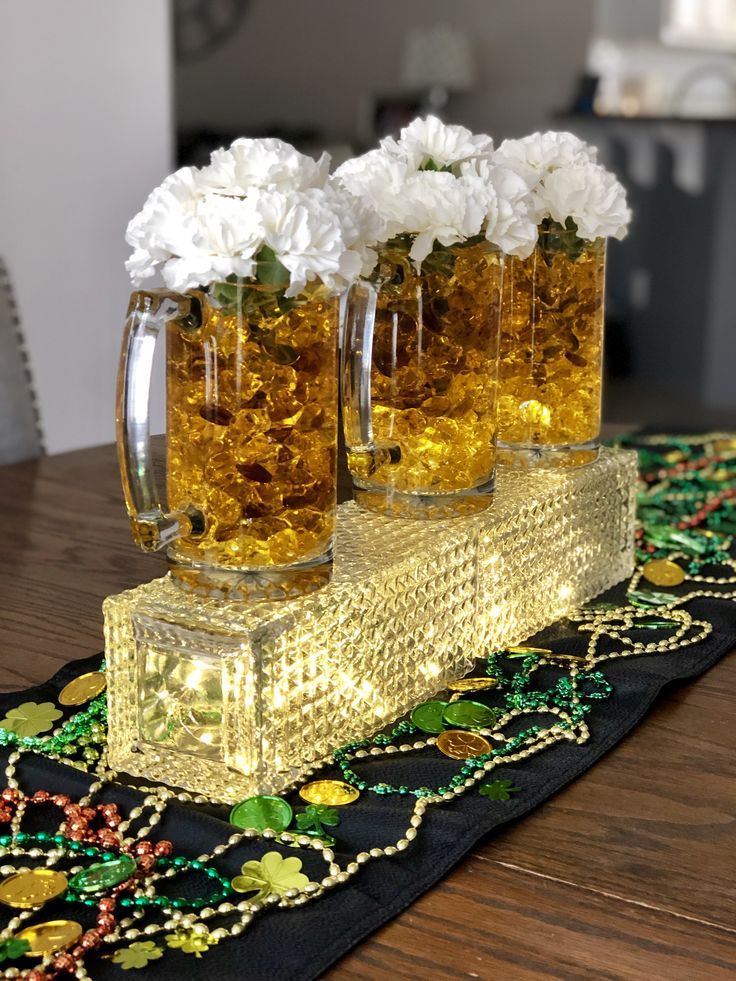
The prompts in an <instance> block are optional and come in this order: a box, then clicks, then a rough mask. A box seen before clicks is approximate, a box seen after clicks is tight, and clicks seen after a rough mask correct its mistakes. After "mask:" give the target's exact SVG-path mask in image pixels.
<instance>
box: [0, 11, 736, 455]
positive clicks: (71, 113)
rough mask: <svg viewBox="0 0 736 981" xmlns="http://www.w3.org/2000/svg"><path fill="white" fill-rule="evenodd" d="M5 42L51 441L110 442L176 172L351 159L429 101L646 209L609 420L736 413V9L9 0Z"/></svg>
mask: <svg viewBox="0 0 736 981" xmlns="http://www.w3.org/2000/svg"><path fill="white" fill-rule="evenodd" d="M0 31H2V37H3V39H4V41H5V44H4V52H3V57H2V59H0V118H1V119H2V121H3V130H2V137H0V139H1V140H2V143H1V147H0V148H1V151H2V152H0V255H2V256H4V258H5V260H6V262H7V264H8V266H9V270H10V274H11V278H12V281H13V284H14V287H15V290H16V293H17V301H18V307H19V311H20V317H21V322H22V327H23V330H24V332H25V335H26V339H27V346H28V348H29V354H30V362H31V367H32V370H33V374H34V377H35V382H36V387H37V390H38V394H39V399H40V408H41V417H42V425H43V428H44V430H45V434H46V443H47V447H48V449H49V450H50V451H51V452H57V451H61V450H64V449H68V448H73V447H79V446H85V445H91V444H94V443H100V442H106V441H110V440H112V439H113V435H114V422H113V418H114V411H113V401H114V379H115V373H116V367H117V359H118V352H119V344H120V333H121V324H122V320H123V315H124V311H125V307H126V304H127V296H128V293H129V291H130V285H129V282H128V279H127V275H126V273H125V271H124V268H123V263H124V260H125V258H126V255H127V253H128V248H127V246H126V245H125V243H124V231H125V226H126V224H127V222H128V220H129V219H130V218H131V217H132V215H133V214H135V212H136V211H137V210H138V209H139V208H140V206H141V204H142V202H143V200H144V199H145V197H146V195H147V193H148V191H149V190H150V189H151V188H152V187H153V186H154V185H156V184H157V183H158V182H159V181H160V180H161V178H162V177H163V176H164V175H165V174H166V173H167V172H168V171H169V170H171V169H172V168H173V167H174V166H175V165H182V164H185V163H200V164H201V163H204V162H206V160H207V159H208V156H209V152H210V150H211V149H212V148H214V147H216V146H220V145H223V144H225V143H227V142H229V141H230V140H232V139H233V138H235V137H236V136H241V135H246V136H261V135H275V136H281V137H282V138H284V139H287V140H290V141H292V142H294V143H295V145H297V146H298V147H299V149H302V150H304V151H306V152H319V151H320V150H321V149H323V148H327V149H328V150H330V151H331V152H332V154H333V157H334V159H335V161H336V162H340V161H341V160H342V159H344V158H345V157H347V156H349V155H350V154H352V153H357V152H362V151H363V150H365V149H366V148H367V147H369V146H370V145H372V144H374V143H375V141H376V140H377V139H378V138H379V137H380V136H382V135H384V134H385V133H386V132H390V131H396V130H397V129H398V128H399V127H400V125H401V124H402V123H403V122H406V121H408V119H410V118H411V117H412V116H413V115H415V114H416V113H418V112H424V111H426V110H427V109H429V108H434V110H435V111H437V112H438V113H439V114H440V115H442V116H443V118H445V119H446V121H448V122H459V123H464V124H465V125H467V126H470V127H471V128H473V129H475V130H477V131H485V132H490V133H491V134H492V135H493V136H494V137H495V138H496V140H497V141H500V140H501V139H503V138H504V137H506V136H515V135H521V134H524V133H528V132H530V131H532V130H534V129H539V128H556V129H571V130H573V131H574V132H576V133H578V134H579V135H581V136H582V137H583V138H586V139H588V140H590V141H591V142H593V143H595V144H596V145H598V146H599V147H600V149H601V155H602V158H603V159H604V161H605V162H606V163H608V164H609V165H610V166H612V167H613V168H614V169H615V170H616V172H617V174H618V175H619V176H620V177H621V179H622V180H623V181H624V183H625V184H626V185H627V188H628V191H629V194H630V197H631V201H632V204H633V206H634V209H635V215H636V218H635V222H634V224H633V225H632V230H631V234H630V236H629V237H628V239H627V240H626V241H625V242H624V243H612V244H611V248H610V253H609V255H610V263H609V279H608V317H607V343H608V349H609V351H608V367H609V375H610V377H609V384H608V385H607V403H606V416H607V418H608V419H609V420H615V421H618V422H624V423H633V424H637V423H652V424H677V423H678V422H679V423H680V424H682V423H684V422H690V423H691V424H693V425H696V426H697V425H701V424H702V425H707V424H710V423H711V422H715V421H718V422H724V421H725V420H726V419H727V418H728V419H733V420H734V421H736V386H735V385H734V381H733V376H734V372H736V314H735V313H734V310H735V309H736V305H735V304H734V302H733V298H732V279H733V269H734V266H735V265H736V0H554V2H549V0H523V2H518V3H509V2H508V0H454V2H453V3H452V4H447V3H446V2H440V0H372V2H371V3H370V4H363V3H358V2H355V0H353V2H350V0H348V2H346V0H341V2H338V0H309V2H305V0H125V2H123V3H112V2H100V0H0ZM729 414H730V415H729ZM154 420H155V426H156V428H161V427H162V420H163V416H162V396H161V387H160V386H159V388H158V389H157V393H156V405H155V411H154Z"/></svg>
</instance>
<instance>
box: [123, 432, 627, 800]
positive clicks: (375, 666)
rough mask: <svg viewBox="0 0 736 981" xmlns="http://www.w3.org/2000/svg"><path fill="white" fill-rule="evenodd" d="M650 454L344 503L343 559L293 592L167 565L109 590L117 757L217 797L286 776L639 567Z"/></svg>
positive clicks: (145, 773) (605, 456)
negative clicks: (204, 580)
mask: <svg viewBox="0 0 736 981" xmlns="http://www.w3.org/2000/svg"><path fill="white" fill-rule="evenodd" d="M635 490H636V456H635V454H633V453H629V452H625V451H621V450H615V451H614V450H603V451H602V452H601V455H600V457H599V459H598V460H597V461H596V462H595V463H592V464H590V465H589V466H586V467H581V468H579V469H570V470H560V471H554V472H551V471H545V472H542V471H529V472H521V471H504V470H501V471H500V472H499V479H498V489H497V492H496V495H495V499H494V503H493V507H492V509H491V510H490V511H488V512H486V513H484V514H481V515H476V516H474V517H472V518H463V519H453V520H448V521H442V522H413V521H400V520H390V519H387V518H382V517H379V516H377V515H373V514H366V513H363V512H360V511H359V510H358V509H357V508H356V507H355V505H354V504H352V503H351V504H343V505H341V506H340V508H339V509H338V529H337V544H336V554H335V566H334V576H333V579H332V582H331V583H330V584H329V585H328V586H326V587H325V588H324V589H321V590H319V591H318V592H316V593H313V594H312V595H310V596H307V597H303V598H301V599H298V600H293V601H290V602H282V603H278V604H276V603H273V604H256V605H252V606H248V605H245V604H237V603H227V602H217V601H215V600H209V599H204V598H202V597H198V596H194V595H191V594H188V593H186V592H183V591H182V590H181V589H180V588H179V587H178V586H176V585H175V584H174V583H172V582H171V581H170V580H169V579H158V580H155V581H154V582H151V583H146V584H145V585H142V586H138V587H137V588H136V589H133V590H129V591H128V592H125V593H121V594H119V595H117V596H111V597H108V598H107V599H106V600H105V604H104V612H105V638H106V654H107V671H108V693H109V720H110V723H109V750H110V761H111V764H112V765H113V766H114V767H115V768H117V769H120V770H123V771H125V772H128V773H131V774H133V775H136V776H140V777H146V778H148V779H154V780H160V781H163V782H165V783H170V784H175V785H178V786H181V787H185V788H187V789H190V790H196V791H200V792H203V793H207V794H208V795H210V796H211V797H220V798H223V799H225V800H231V801H232V800H237V799H240V798H242V797H245V796H247V795H249V794H253V793H256V792H271V793H273V792H279V791H280V790H282V789H283V788H284V787H286V786H287V785H288V784H290V783H291V782H293V781H294V780H296V779H297V778H298V777H299V776H300V775H301V774H303V773H304V772H305V771H306V770H307V769H308V768H310V767H311V766H313V765H314V763H315V762H316V761H319V760H320V759H322V758H323V757H325V756H326V755H327V754H329V752H330V751H331V750H332V749H334V748H335V747H337V746H339V745H341V744H342V743H344V742H347V741H348V740H350V739H353V738H358V737H362V736H366V735H368V734H370V733H372V732H374V731H375V730H376V729H378V728H380V727H382V726H383V725H385V724H386V723H387V722H388V721H390V720H391V719H393V718H395V717H396V716H398V715H400V714H401V713H403V712H405V711H407V710H409V709H410V708H412V707H413V706H414V705H415V704H416V703H417V702H419V701H421V700H423V699H425V698H428V697H430V696H432V695H433V694H435V693H436V692H438V691H439V690H441V689H442V688H443V687H444V686H445V685H446V684H447V682H448V681H450V680H452V679H453V678H457V677H460V676H461V675H462V674H464V673H465V672H467V671H468V670H469V668H470V667H471V666H472V664H473V661H474V660H475V659H476V658H477V657H479V656H481V655H483V654H484V653H485V652H486V651H487V650H489V649H491V648H500V647H503V646H506V645H510V644H518V643H520V642H521V641H522V640H524V639H525V638H527V637H529V636H530V635H531V634H533V633H535V632H536V631H537V630H539V629H541V628H542V627H544V626H546V625H547V624H549V623H552V622H554V621H555V620H556V619H558V618H559V617H561V616H563V615H564V614H565V613H567V612H569V611H570V610H571V609H573V608H574V607H575V606H578V605H580V604H582V603H584V602H586V601H588V600H590V599H592V598H593V597H594V596H596V595H597V594H598V593H600V592H601V591H602V590H604V589H606V588H607V587H609V586H611V585H613V584H614V583H616V582H619V581H620V580H621V579H623V578H624V577H625V576H627V575H629V574H630V572H631V571H632V569H633V564H634V551H633V535H634V514H635V501H634V496H635Z"/></svg>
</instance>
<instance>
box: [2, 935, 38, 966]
mask: <svg viewBox="0 0 736 981" xmlns="http://www.w3.org/2000/svg"><path fill="white" fill-rule="evenodd" d="M30 946H31V945H30V944H29V943H28V941H27V940H18V938H17V937H10V939H9V940H3V942H2V943H0V961H14V960H15V958H16V957H21V956H22V955H23V954H25V952H26V951H27V950H28V948H29V947H30Z"/></svg>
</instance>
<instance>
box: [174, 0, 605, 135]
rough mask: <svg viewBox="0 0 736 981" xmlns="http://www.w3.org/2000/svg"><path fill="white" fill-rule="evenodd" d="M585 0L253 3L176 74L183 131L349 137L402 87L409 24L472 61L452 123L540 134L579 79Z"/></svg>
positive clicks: (587, 15)
mask: <svg viewBox="0 0 736 981" xmlns="http://www.w3.org/2000/svg"><path fill="white" fill-rule="evenodd" d="M592 13H593V7H592V3H591V2H590V0H552V2H551V0H521V2H518V0H517V2H509V0H451V2H448V0H371V2H369V3H363V2H359V0H308V2H305V0H251V3H250V6H249V8H248V11H247V13H246V14H245V16H244V18H243V20H242V22H241V25H240V27H239V29H238V30H237V31H236V32H235V33H234V34H233V36H232V38H230V39H229V41H228V42H227V43H225V44H223V45H222V46H220V47H218V48H217V49H216V50H215V51H214V52H212V54H211V55H209V56H208V57H207V58H204V59H202V60H199V61H195V62H192V63H190V64H185V65H182V66H180V67H179V68H178V69H177V117H178V122H179V124H180V125H181V126H183V127H185V128H187V127H189V128H194V127H198V126H204V127H209V128H211V129H215V130H217V129H218V128H220V129H225V130H227V129H233V130H236V131H239V132H247V131H248V130H249V128H253V129H255V128H260V127H268V126H272V125H274V124H286V125H289V126H300V127H304V126H312V127H315V128H316V129H319V130H320V131H322V132H323V133H325V134H326V135H327V136H328V137H332V138H335V137H336V138H341V139H347V140H349V139H351V138H352V137H353V136H354V134H355V129H356V114H357V112H358V111H359V107H360V104H361V101H362V100H363V99H365V98H366V97H367V96H370V94H371V93H375V92H380V93H384V94H387V93H392V92H396V90H397V88H399V87H400V73H401V58H402V52H403V45H404V41H405V38H406V35H407V33H408V31H409V29H410V28H411V27H412V26H414V25H415V24H427V25H431V24H433V23H435V22H437V21H443V22H447V21H450V22H452V23H454V24H457V25H458V26H461V27H463V28H465V30H466V31H467V32H468V34H469V35H470V38H471V41H472V43H473V45H474V48H475V53H476V55H477V59H478V71H479V80H478V85H477V88H476V90H475V92H473V93H472V94H469V95H466V96H463V97H459V98H458V100H457V102H456V104H455V106H456V108H454V110H453V116H454V117H455V118H456V120H457V121H460V122H464V123H466V124H467V125H469V126H471V127H473V128H476V129H479V130H490V131H491V132H492V133H493V135H495V136H497V137H502V136H506V135H520V134H522V133H524V132H528V131H530V130H533V129H535V128H538V127H540V126H545V125H549V123H550V117H551V114H552V113H554V112H555V111H556V110H559V109H561V108H564V107H566V106H567V105H568V104H569V101H570V97H571V93H572V89H573V86H574V81H575V78H576V76H577V75H578V74H579V73H580V72H581V71H582V70H583V68H584V64H585V50H586V44H587V41H588V35H589V33H590V24H591V17H592Z"/></svg>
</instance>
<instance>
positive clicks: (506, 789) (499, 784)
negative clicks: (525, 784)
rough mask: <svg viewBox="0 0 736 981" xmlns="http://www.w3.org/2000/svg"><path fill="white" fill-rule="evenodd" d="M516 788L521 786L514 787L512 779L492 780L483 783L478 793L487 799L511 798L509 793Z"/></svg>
mask: <svg viewBox="0 0 736 981" xmlns="http://www.w3.org/2000/svg"><path fill="white" fill-rule="evenodd" d="M518 790H521V787H515V786H514V782H513V780H494V781H493V783H484V784H483V786H482V787H480V788H479V790H478V793H479V794H483V796H484V797H487V798H488V800H511V795H512V794H515V793H516V792H517V791H518Z"/></svg>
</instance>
